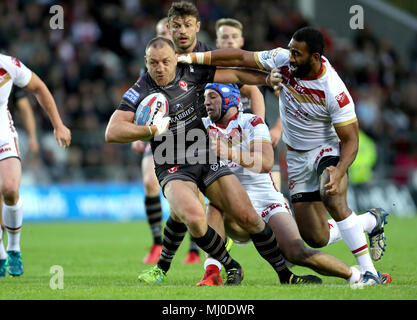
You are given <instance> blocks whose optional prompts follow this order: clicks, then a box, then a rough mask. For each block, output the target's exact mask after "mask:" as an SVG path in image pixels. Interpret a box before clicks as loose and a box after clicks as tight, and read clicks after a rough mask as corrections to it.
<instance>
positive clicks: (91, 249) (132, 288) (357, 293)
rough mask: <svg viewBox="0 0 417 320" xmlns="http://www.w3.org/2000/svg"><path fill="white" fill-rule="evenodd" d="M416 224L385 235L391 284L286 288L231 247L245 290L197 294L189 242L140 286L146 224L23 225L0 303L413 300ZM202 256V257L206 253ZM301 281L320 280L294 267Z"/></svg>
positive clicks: (400, 221) (348, 259) (329, 282)
mask: <svg viewBox="0 0 417 320" xmlns="http://www.w3.org/2000/svg"><path fill="white" fill-rule="evenodd" d="M415 230H417V217H414V218H396V217H391V218H389V224H388V225H387V227H386V228H385V234H386V237H387V241H388V246H387V248H386V252H385V254H384V256H383V258H382V260H381V261H379V262H377V263H376V264H375V265H376V268H377V270H379V271H382V272H387V273H390V274H391V276H392V278H393V282H392V284H390V285H384V286H378V287H370V288H365V289H363V290H352V289H350V287H349V286H348V285H347V284H346V282H345V281H344V280H343V279H338V278H330V277H323V276H320V277H321V278H322V279H323V284H322V285H309V286H301V287H300V286H298V287H297V286H285V285H280V284H279V281H278V278H277V276H276V274H275V272H274V271H273V270H272V268H271V267H270V266H269V265H268V264H267V263H266V262H265V261H264V260H262V259H261V258H260V256H259V255H258V253H257V252H256V250H255V248H254V246H253V245H252V244H250V245H247V246H245V247H238V246H236V245H235V246H233V248H232V251H231V253H232V256H233V257H235V258H236V259H237V260H238V261H239V262H240V263H241V264H242V266H243V268H244V272H245V279H244V281H243V283H242V285H241V286H239V287H196V286H195V284H196V283H197V282H198V281H199V280H200V279H201V277H202V275H203V263H200V264H198V265H183V264H182V260H183V259H184V258H185V255H186V252H187V249H188V245H189V238H188V236H187V237H186V238H185V240H184V242H183V244H182V245H181V247H180V249H179V251H178V252H177V255H176V256H175V258H174V261H173V265H172V267H171V270H170V271H169V272H168V278H167V280H166V282H164V283H163V284H160V285H156V286H149V285H144V284H139V283H138V282H137V280H136V279H137V275H138V273H139V271H143V270H146V269H147V268H149V266H147V265H143V264H142V262H141V261H142V259H143V257H144V256H145V254H146V253H147V251H148V248H149V247H150V244H151V236H150V231H149V229H148V225H147V224H146V222H142V221H141V222H129V223H83V224H78V223H66V224H52V223H51V224H25V225H24V227H23V231H22V256H23V262H24V267H25V273H24V274H23V276H21V277H17V278H12V277H10V276H7V277H6V278H0V299H40V300H44V299H47V300H53V299H81V300H84V299H112V300H117V299H136V300H148V299H149V300H177V299H178V300H281V299H285V300H294V299H297V300H304V299H308V300H317V299H319V300H326V299H332V300H338V299H342V300H349V299H355V300H370V299H378V300H379V299H383V300H387V299H388V300H391V299H393V300H414V299H417V274H416V267H415V266H416V265H417V255H416V254H415V244H416V243H417V241H416V240H417V236H416V233H415ZM323 250H324V251H326V252H329V253H331V254H333V255H335V256H337V257H339V258H340V259H342V260H343V261H344V262H345V263H347V264H348V265H355V264H356V261H355V260H354V258H353V256H352V255H351V254H350V253H349V250H348V249H347V247H346V245H345V244H344V242H342V241H341V242H338V243H336V244H334V245H332V246H329V247H327V248H324V249H323ZM201 257H203V254H202V253H201ZM53 265H60V266H62V267H63V269H64V289H62V290H59V289H58V290H52V289H51V288H50V279H51V277H52V276H53V274H50V273H49V272H50V268H51V266H53ZM292 271H293V272H294V273H297V274H315V273H314V272H313V271H311V270H310V269H307V268H301V267H295V268H292Z"/></svg>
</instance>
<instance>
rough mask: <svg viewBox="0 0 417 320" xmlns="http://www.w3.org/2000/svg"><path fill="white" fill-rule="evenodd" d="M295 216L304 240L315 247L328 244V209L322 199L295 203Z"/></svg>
mask: <svg viewBox="0 0 417 320" xmlns="http://www.w3.org/2000/svg"><path fill="white" fill-rule="evenodd" d="M293 212H294V218H295V221H296V222H297V226H298V229H299V231H300V234H301V236H302V238H303V239H304V241H305V242H306V243H307V244H308V245H310V246H311V247H314V248H321V247H323V246H325V245H327V243H328V240H329V225H328V222H327V210H326V207H325V206H324V204H323V203H322V202H321V201H314V202H295V203H293Z"/></svg>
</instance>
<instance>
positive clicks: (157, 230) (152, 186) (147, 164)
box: [141, 153, 162, 264]
mask: <svg viewBox="0 0 417 320" xmlns="http://www.w3.org/2000/svg"><path fill="white" fill-rule="evenodd" d="M141 168H142V177H143V185H144V188H145V210H146V218H147V220H148V224H149V226H150V230H151V233H152V238H153V245H152V247H151V250H150V252H149V253H148V254H147V255H146V257H145V258H144V259H143V263H145V264H155V263H157V262H158V259H159V256H160V254H161V251H162V236H161V234H162V206H161V199H160V186H159V182H158V179H157V177H156V174H155V165H154V161H153V157H152V153H145V154H144V156H143V158H142V166H141Z"/></svg>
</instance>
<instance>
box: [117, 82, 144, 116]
mask: <svg viewBox="0 0 417 320" xmlns="http://www.w3.org/2000/svg"><path fill="white" fill-rule="evenodd" d="M144 98H145V94H143V92H142V93H141V90H140V87H139V86H138V85H137V83H135V84H134V85H133V86H132V87H131V88H130V89H129V90H127V91H126V92H125V93H124V94H123V97H122V100H121V101H120V104H119V106H118V107H117V109H118V110H122V111H132V112H136V109H137V108H138V106H139V104H140V102H141V101H142V100H143V99H144Z"/></svg>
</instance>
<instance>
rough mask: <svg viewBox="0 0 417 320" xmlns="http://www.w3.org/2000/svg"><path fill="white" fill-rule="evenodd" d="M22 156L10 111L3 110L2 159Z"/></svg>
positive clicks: (1, 124)
mask: <svg viewBox="0 0 417 320" xmlns="http://www.w3.org/2000/svg"><path fill="white" fill-rule="evenodd" d="M12 157H15V158H20V153H19V145H18V136H17V131H16V129H15V127H14V126H13V120H12V117H11V116H10V113H9V112H8V111H7V116H6V112H5V110H3V112H2V114H1V117H0V160H4V159H7V158H12Z"/></svg>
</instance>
